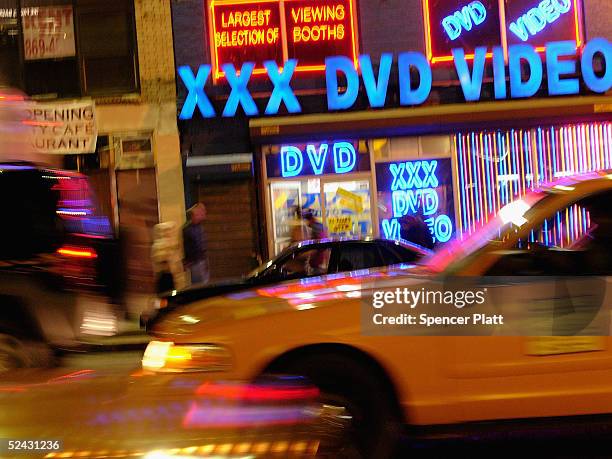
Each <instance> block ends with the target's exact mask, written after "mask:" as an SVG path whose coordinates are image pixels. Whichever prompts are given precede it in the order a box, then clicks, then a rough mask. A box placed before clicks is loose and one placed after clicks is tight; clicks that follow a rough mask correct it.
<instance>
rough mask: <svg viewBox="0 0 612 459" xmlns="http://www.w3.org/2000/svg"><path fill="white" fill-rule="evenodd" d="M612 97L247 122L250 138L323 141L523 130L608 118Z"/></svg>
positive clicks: (468, 104)
mask: <svg viewBox="0 0 612 459" xmlns="http://www.w3.org/2000/svg"><path fill="white" fill-rule="evenodd" d="M611 116H612V96H610V95H606V96H584V97H554V98H541V99H522V100H512V101H498V102H476V103H463V104H448V105H428V106H420V107H404V108H392V109H381V110H364V111H355V112H333V113H323V114H312V115H297V116H281V117H270V118H253V119H251V120H250V123H249V127H250V131H251V140H252V141H253V143H256V144H264V143H274V142H277V141H285V142H286V141H309V140H324V139H329V138H330V136H333V137H335V138H338V137H362V138H363V137H370V138H375V137H387V136H398V135H424V134H440V133H447V132H457V131H465V130H470V129H474V128H475V127H476V128H479V129H487V128H502V127H513V126H517V125H518V126H521V127H529V126H533V125H538V124H559V123H564V122H580V121H594V120H597V119H610V117H611Z"/></svg>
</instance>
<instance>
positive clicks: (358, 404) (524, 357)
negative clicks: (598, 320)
mask: <svg viewBox="0 0 612 459" xmlns="http://www.w3.org/2000/svg"><path fill="white" fill-rule="evenodd" d="M611 199H612V174H610V173H597V174H591V175H588V176H583V177H575V178H567V179H565V180H564V181H562V182H560V183H557V184H554V185H552V186H549V187H544V188H543V189H541V190H538V191H535V192H531V193H529V194H527V195H526V196H525V197H523V198H520V199H517V200H516V201H514V202H512V203H510V204H508V205H507V206H505V207H504V208H502V210H501V211H500V212H499V213H498V214H497V215H496V216H491V218H490V219H489V221H488V223H487V224H486V225H485V226H484V227H483V228H482V229H481V230H477V231H475V232H474V233H473V234H472V235H465V236H464V238H463V240H458V241H456V242H455V243H453V244H451V245H450V246H447V247H446V248H444V249H442V250H441V251H440V252H438V253H436V254H434V255H433V256H431V257H430V258H428V259H427V260H425V261H424V262H423V264H421V265H419V266H417V267H415V268H408V269H400V268H396V267H393V268H386V269H378V270H376V269H375V270H371V271H370V272H369V273H364V274H357V273H349V274H335V275H329V276H327V277H323V278H317V279H312V280H301V281H297V282H292V283H284V284H280V285H273V286H270V287H264V288H258V289H254V290H251V291H246V292H241V293H239V294H230V295H225V296H221V297H217V298H210V299H207V300H202V301H195V302H194V303H192V304H190V305H187V306H184V307H182V308H180V309H179V310H177V311H175V312H171V313H169V314H168V315H166V316H165V317H164V318H163V319H162V320H160V321H159V322H158V323H156V325H155V327H154V328H153V330H152V334H153V336H154V341H152V342H151V343H150V344H149V346H148V348H147V350H146V352H145V355H144V358H143V368H144V369H146V370H148V371H150V372H153V373H178V374H182V373H185V372H196V371H199V372H202V373H203V374H205V375H206V377H207V378H210V379H215V378H232V379H238V380H246V381H252V380H256V379H257V378H258V377H260V376H261V375H265V374H298V375H304V376H307V377H308V378H310V379H311V380H312V381H313V382H314V383H315V384H316V385H317V386H318V387H319V388H320V390H321V397H322V398H323V399H324V400H326V403H327V404H329V405H332V406H333V405H337V406H343V407H346V409H347V411H348V412H349V413H350V417H351V419H352V423H353V435H354V436H353V440H354V442H355V444H357V445H358V447H359V449H360V450H361V452H362V454H363V457H385V456H388V455H389V454H390V451H391V449H392V445H393V443H394V439H395V438H396V437H397V433H398V431H399V430H398V426H399V425H400V424H402V423H403V424H410V425H412V426H413V430H415V429H416V428H417V427H421V426H428V430H426V431H427V432H429V433H430V434H432V433H433V434H435V432H436V430H435V426H441V427H439V428H440V429H442V430H443V431H445V432H446V433H449V427H448V425H451V424H456V423H469V422H472V421H491V420H501V419H526V420H532V421H533V422H536V418H543V417H544V418H551V417H557V416H569V415H586V414H596V413H612V339H611V338H610V337H609V333H610V331H609V325H610V321H609V317H608V321H607V326H608V330H607V331H603V332H601V331H594V332H592V335H589V336H552V337H551V336H550V334H551V332H552V329H549V330H548V331H547V332H544V333H542V336H541V337H538V336H537V335H535V336H531V335H522V336H521V335H518V334H517V335H515V336H448V335H452V332H447V333H446V334H444V335H440V334H438V336H399V335H400V333H397V334H395V335H394V336H375V335H373V334H370V335H368V334H366V333H364V332H363V328H362V327H363V326H364V323H363V322H362V321H363V318H362V315H363V314H364V311H366V312H365V313H366V314H367V313H368V312H370V311H371V308H372V298H373V293H374V292H375V291H379V290H381V289H383V290H385V291H394V290H396V289H399V288H403V287H409V288H411V289H413V290H417V291H418V290H420V289H426V288H431V286H432V284H434V285H437V286H438V288H439V287H440V286H442V287H444V286H445V285H446V284H445V279H447V278H448V277H449V276H460V277H459V283H460V284H461V286H464V288H470V287H472V286H474V285H480V284H479V282H480V281H479V279H487V278H480V277H473V276H487V275H491V276H493V277H491V278H488V279H493V280H494V281H493V282H491V284H490V285H489V286H488V290H489V291H490V293H494V291H496V292H498V296H499V297H500V298H501V299H502V300H504V299H507V300H508V301H511V305H512V306H513V307H514V308H515V310H522V311H524V312H530V311H531V313H533V314H536V315H537V314H544V312H545V311H547V310H549V309H550V314H553V315H555V316H558V317H560V318H562V317H565V316H567V317H569V318H571V317H572V315H573V314H574V313H575V312H576V311H577V310H579V309H580V304H579V303H574V304H573V306H572V304H571V303H570V304H569V306H568V305H563V307H562V308H561V309H562V310H561V309H559V310H557V308H556V304H557V302H558V300H560V299H561V300H562V299H563V298H560V297H562V296H567V292H566V293H563V292H561V291H559V290H558V289H555V288H554V285H553V287H552V288H551V287H550V285H548V282H549V280H550V278H549V277H546V276H575V275H578V276H582V277H580V278H582V279H583V280H584V281H585V282H589V283H591V285H599V286H600V287H603V288H602V291H593V292H592V294H591V296H590V297H588V296H583V297H581V298H579V299H580V300H581V301H583V302H584V301H587V300H589V299H595V300H596V301H598V302H599V303H600V304H598V305H596V306H597V307H598V308H602V306H608V307H609V306H610V305H611V304H612V301H611V299H610V295H612V289H610V287H609V285H610V278H609V277H608V276H609V275H610V272H611V271H612V241H611V238H612V225H611V224H612V214H611V212H610V205H609V203H610V202H611ZM501 275H504V276H507V275H528V276H529V277H527V278H524V279H525V281H524V282H520V283H513V282H510V281H508V280H505V278H499V277H497V276H501ZM585 275H588V276H586V277H585ZM534 276H535V277H534ZM542 276H545V277H542ZM590 276H592V277H590ZM553 284H554V282H553ZM589 301H590V300H589ZM547 302H549V303H547ZM550 302H552V303H550ZM547 304H552V306H550V305H549V306H546V305H547ZM364 307H365V308H366V309H365V310H364V309H361V308H364ZM420 307H421V310H420V311H419V312H423V311H428V309H427V307H426V306H423V305H420ZM360 311H361V314H360ZM547 323H548V322H547ZM587 324H588V322H587ZM535 325H537V324H535ZM492 330H493V331H491V333H494V332H495V330H497V329H495V328H493V329H492ZM573 334H576V333H575V331H574V333H573ZM467 335H470V333H467ZM604 335H605V336H604ZM547 336H548V337H547ZM166 377H167V376H166ZM525 422H528V421H525ZM432 426H433V427H432ZM444 429H446V430H444ZM417 430H418V429H417ZM476 430H477V429H476ZM450 432H451V433H452V429H451V430H450Z"/></svg>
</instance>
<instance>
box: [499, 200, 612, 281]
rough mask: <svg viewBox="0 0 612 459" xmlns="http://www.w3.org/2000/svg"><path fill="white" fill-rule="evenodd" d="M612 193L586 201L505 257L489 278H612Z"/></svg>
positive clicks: (558, 216)
mask: <svg viewBox="0 0 612 459" xmlns="http://www.w3.org/2000/svg"><path fill="white" fill-rule="evenodd" d="M610 199H612V193H609V192H608V193H604V194H600V195H597V196H592V197H589V198H586V199H583V200H581V201H579V202H577V203H575V204H572V205H571V206H568V207H567V208H565V209H563V210H560V211H559V212H557V213H556V214H555V215H554V217H552V218H549V219H547V220H545V221H544V223H543V225H542V226H541V227H540V228H539V229H537V230H533V231H531V233H530V235H529V237H527V238H525V239H521V240H519V241H518V242H517V244H516V247H515V248H514V250H510V251H508V252H507V253H504V254H503V255H502V256H501V257H500V259H499V260H498V261H497V263H496V264H495V265H494V266H493V267H492V268H491V269H490V270H489V272H488V275H559V276H577V275H609V274H611V273H612V214H611V213H610V209H609V204H608V203H609V202H610Z"/></svg>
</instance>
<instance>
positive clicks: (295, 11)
mask: <svg viewBox="0 0 612 459" xmlns="http://www.w3.org/2000/svg"><path fill="white" fill-rule="evenodd" d="M208 21H209V27H208V29H209V31H210V44H211V55H212V56H213V78H214V79H215V80H216V79H219V78H221V77H223V76H224V75H225V69H224V67H225V66H226V65H229V66H231V67H232V68H240V67H242V65H243V64H245V63H247V62H248V63H253V64H254V65H253V70H252V73H253V74H255V75H258V74H265V73H266V68H265V67H264V62H266V61H271V62H274V63H276V65H277V66H279V67H282V64H283V62H285V61H287V60H290V59H295V60H297V61H298V65H297V68H296V69H295V71H296V72H307V71H323V70H325V58H326V57H327V56H335V55H343V56H351V58H352V59H353V61H354V62H355V64H356V62H357V53H358V51H357V29H356V22H357V18H356V14H355V0H257V1H255V0H253V1H250V0H246V1H245V0H209V10H208Z"/></svg>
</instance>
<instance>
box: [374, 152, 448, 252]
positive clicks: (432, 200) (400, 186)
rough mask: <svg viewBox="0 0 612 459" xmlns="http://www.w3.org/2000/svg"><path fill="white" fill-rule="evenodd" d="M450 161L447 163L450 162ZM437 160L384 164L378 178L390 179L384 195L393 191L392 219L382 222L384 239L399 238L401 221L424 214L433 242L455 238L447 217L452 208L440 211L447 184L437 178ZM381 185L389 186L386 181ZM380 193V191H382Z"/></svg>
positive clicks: (378, 172)
mask: <svg viewBox="0 0 612 459" xmlns="http://www.w3.org/2000/svg"><path fill="white" fill-rule="evenodd" d="M447 162H448V160H447ZM438 165H439V161H438V160H435V159H433V160H419V161H405V162H399V163H389V164H383V165H381V166H380V167H382V168H384V170H382V171H377V181H378V177H379V176H380V177H382V176H383V175H384V177H387V178H390V179H391V186H390V187H389V189H387V190H384V191H385V192H389V191H390V192H391V215H390V217H391V218H386V219H383V220H381V227H382V232H383V234H384V237H386V238H388V239H399V238H400V237H401V234H400V220H401V218H402V217H404V216H405V215H415V214H421V215H423V217H425V218H424V222H425V223H426V224H427V226H428V227H429V230H430V231H431V234H432V236H433V238H434V242H440V243H444V242H448V241H449V240H450V239H451V237H452V235H453V231H454V229H453V222H452V220H451V217H449V215H448V214H447V211H448V210H449V209H441V208H440V202H441V199H440V193H442V192H443V191H444V190H442V189H441V187H443V186H444V187H446V186H448V184H446V183H441V181H440V179H439V177H438ZM381 185H382V186H388V181H387V180H381ZM379 191H381V189H380V188H379ZM449 202H452V200H449Z"/></svg>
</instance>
